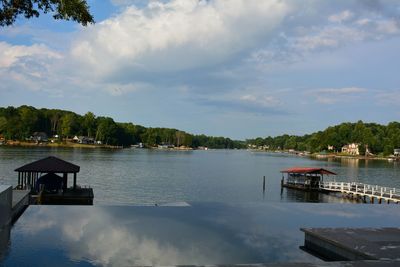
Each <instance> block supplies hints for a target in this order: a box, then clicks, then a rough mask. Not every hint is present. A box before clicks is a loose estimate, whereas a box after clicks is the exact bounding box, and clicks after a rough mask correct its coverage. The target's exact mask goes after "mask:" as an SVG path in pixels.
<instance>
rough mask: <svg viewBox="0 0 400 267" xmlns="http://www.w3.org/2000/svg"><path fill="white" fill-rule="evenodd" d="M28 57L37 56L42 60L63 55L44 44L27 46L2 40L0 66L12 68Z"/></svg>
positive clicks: (0, 43)
mask: <svg viewBox="0 0 400 267" xmlns="http://www.w3.org/2000/svg"><path fill="white" fill-rule="evenodd" d="M27 58H35V60H37V61H40V60H49V59H60V58H62V56H61V54H59V53H56V52H54V51H53V50H51V49H49V48H48V47H47V46H46V45H43V44H33V45H31V46H27V45H11V44H8V43H6V42H0V68H10V67H12V66H13V65H16V64H18V63H20V62H21V61H23V60H24V59H27Z"/></svg>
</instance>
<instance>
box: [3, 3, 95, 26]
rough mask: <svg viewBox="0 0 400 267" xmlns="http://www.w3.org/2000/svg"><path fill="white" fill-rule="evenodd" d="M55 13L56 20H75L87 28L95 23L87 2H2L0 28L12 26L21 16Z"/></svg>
mask: <svg viewBox="0 0 400 267" xmlns="http://www.w3.org/2000/svg"><path fill="white" fill-rule="evenodd" d="M40 12H43V13H49V12H52V13H53V18H54V19H63V20H73V21H76V22H78V23H81V24H82V25H84V26H86V25H87V24H88V23H94V19H93V16H92V15H91V14H90V11H89V6H88V4H87V3H86V1H85V0H0V26H9V25H12V24H13V23H14V22H15V20H16V19H17V18H18V17H19V16H24V17H25V18H27V19H30V18H32V17H39V15H40Z"/></svg>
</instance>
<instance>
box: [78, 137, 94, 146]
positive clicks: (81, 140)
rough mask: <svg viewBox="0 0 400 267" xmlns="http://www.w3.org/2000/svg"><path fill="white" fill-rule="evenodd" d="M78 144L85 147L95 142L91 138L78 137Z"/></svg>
mask: <svg viewBox="0 0 400 267" xmlns="http://www.w3.org/2000/svg"><path fill="white" fill-rule="evenodd" d="M78 143H79V144H86V145H93V144H95V140H94V138H93V137H88V136H79V137H78Z"/></svg>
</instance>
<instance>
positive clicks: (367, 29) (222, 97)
mask: <svg viewBox="0 0 400 267" xmlns="http://www.w3.org/2000/svg"><path fill="white" fill-rule="evenodd" d="M110 3H111V5H108V7H109V6H113V5H114V7H115V13H114V14H113V15H112V16H111V17H109V18H107V19H105V20H103V21H98V23H97V24H95V25H91V26H89V27H87V28H74V29H73V30H72V31H73V32H72V33H71V32H70V31H69V33H68V34H64V33H60V32H56V30H54V32H53V35H52V34H49V32H51V30H50V29H38V30H37V31H36V30H35V31H34V32H35V33H33V31H32V30H31V29H33V27H32V25H22V26H18V27H15V28H13V29H6V30H5V31H3V32H2V33H0V92H5V91H7V92H11V91H12V90H20V91H21V92H22V91H23V90H26V89H27V90H29V92H35V93H37V92H41V93H42V94H45V95H46V96H47V95H53V96H54V95H55V96H70V97H71V98H73V99H72V101H70V102H73V103H77V105H79V106H83V105H82V103H78V102H79V99H83V98H84V97H86V98H85V99H92V96H93V95H96V97H98V98H99V99H100V98H102V99H101V100H102V102H103V104H102V108H103V107H105V106H109V104H108V102H109V101H112V100H114V101H117V100H118V101H120V100H122V99H124V100H126V101H128V100H129V101H132V99H133V100H136V99H138V100H137V102H136V105H135V106H133V104H129V103H127V104H126V106H129V107H130V110H129V111H126V113H129V114H133V113H136V112H137V111H138V109H139V108H140V107H142V108H141V110H140V112H139V113H141V114H146V116H147V115H148V114H150V113H151V112H154V114H153V117H160V116H161V115H160V114H167V112H165V111H166V110H172V111H171V114H169V115H168V116H169V117H173V116H183V115H184V114H186V113H182V112H181V113H179V112H175V113H174V110H177V109H178V108H177V107H179V106H185V107H189V108H192V109H193V110H196V112H194V113H197V114H204V113H208V114H211V113H212V112H215V111H217V110H218V111H221V112H219V113H224V112H226V113H227V112H235V114H240V113H243V116H244V117H246V118H248V115H249V114H257V115H259V114H261V115H263V116H265V117H268V116H275V115H286V116H289V115H290V114H293V113H296V114H300V112H306V111H305V110H306V109H302V108H301V105H302V104H303V105H306V104H307V103H308V99H304V98H301V97H304V96H307V97H309V96H310V94H309V92H310V91H314V92H313V94H314V97H312V99H313V101H314V103H313V104H316V105H320V106H321V107H322V106H324V107H325V105H326V104H337V105H342V102H341V101H340V99H341V98H343V97H346V99H354V98H357V97H358V98H364V100H366V97H368V98H369V99H372V98H373V95H376V94H377V91H374V90H373V89H376V88H380V89H379V90H394V88H396V86H397V84H398V82H397V80H396V79H395V78H393V76H394V74H392V72H394V71H393V70H392V69H393V68H394V65H395V63H393V62H396V60H395V58H396V53H397V51H396V50H395V48H394V47H396V46H398V45H397V43H400V41H399V40H400V20H399V17H400V4H399V3H397V2H395V1H361V0H349V1H341V2H337V1H323V0H321V1H315V0H305V1H297V0H271V1H259V0H231V1H225V0H200V1H199V0H170V1H167V0H160V1H139V0H110ZM106 13H107V12H106ZM20 35H24V36H25V37H24V38H28V39H29V38H30V39H29V42H27V43H24V44H21V43H20V42H19V41H18V40H17V41H14V39H13V38H15V39H18V36H20ZM60 35H61V36H63V39H62V40H63V41H62V42H60V41H58V42H57V41H55V40H56V39H57V40H58V39H59V38H53V37H54V36H60ZM3 39H4V40H3ZM10 40H12V41H10ZM390 42H393V43H390ZM380 45H382V47H380ZM383 45H387V47H389V48H390V47H391V48H390V49H388V51H385V50H386V48H383ZM347 50H348V51H347ZM359 51H363V55H362V56H359V57H358V58H357V59H355V58H353V57H354V56H355V55H356V54H357V53H361V52H359ZM381 55H386V57H382V56H381ZM388 55H391V56H388ZM379 58H385V59H386V60H385V62H383V61H384V60H381V61H379ZM391 61H393V62H391ZM376 62H377V63H376ZM375 73H376V74H377V76H380V77H381V76H382V80H381V82H380V83H378V82H377V81H376V79H373V77H374V75H375ZM182 88H184V89H185V90H183V89H182ZM249 88H252V89H251V90H250V89H249ZM284 88H289V89H291V90H290V91H286V92H283V91H282V89H284ZM321 88H322V89H321ZM329 88H331V89H329ZM349 88H353V89H352V90H353V91H352V92H350V91H351V90H350V89H349ZM354 88H359V89H361V88H364V89H365V90H364V91H358V92H356V91H354ZM346 90H347V91H346ZM357 90H358V89H357ZM376 90H378V89H376ZM394 91H395V90H394ZM9 95H11V93H10V94H9ZM171 95H173V97H172V96H171ZM382 95H384V94H382ZM110 96H112V97H111V98H110ZM136 97H138V98H136ZM139 97H141V98H140V99H139ZM383 98H384V97H382V98H379V99H382V100H381V101H380V103H382V102H384V99H383ZM3 99H4V97H3ZM21 99H22V98H21ZM154 99H157V100H158V102H157V103H159V106H158V107H157V108H154V109H151V110H150V108H148V109H146V108H145V106H146V105H144V104H143V103H146V101H153V100H154ZM165 99H168V101H166V100H165ZM28 100H30V98H29V99H28ZM41 100H42V99H41ZM4 102H5V101H3V103H4ZM25 102H28V103H29V101H25ZM38 102H39V101H38ZM40 102H41V101H40ZM81 102H84V100H81ZM166 102H170V103H166ZM152 103H153V102H152ZM163 103H165V104H163ZM6 104H9V103H6ZM138 104H139V105H138ZM110 105H111V104H110ZM115 105H116V106H118V107H121V109H122V106H121V105H120V102H116V104H115ZM343 106H344V104H343ZM65 108H68V107H65ZM100 109H101V107H100V104H99V110H100ZM157 109H158V110H157ZM294 109H295V110H294ZM293 111H295V112H293ZM376 111H377V110H376ZM100 112H101V113H103V114H109V112H108V111H105V110H100ZM307 112H308V111H307ZM377 112H378V113H379V111H377ZM182 114H183V115H182ZM385 114H390V112H386V113H385ZM109 115H110V116H111V115H114V114H109ZM312 115H313V114H311V115H310V114H308V116H312ZM126 116H128V115H126ZM142 116H143V115H142ZM166 116H167V115H166ZM304 116H306V115H304ZM377 117H378V116H377ZM180 118H181V120H182V121H184V120H185V118H182V117H180ZM258 118H259V116H258ZM118 119H119V120H125V119H126V117H123V118H118ZM130 119H131V117H129V120H130ZM357 119H358V118H357ZM166 120H168V118H161V117H160V121H166ZM177 121H178V120H177ZM187 121H191V119H187ZM153 126H156V125H153ZM177 126H178V125H174V127H177ZM199 127H201V126H199ZM186 130H188V131H190V130H193V131H196V132H203V130H202V129H186Z"/></svg>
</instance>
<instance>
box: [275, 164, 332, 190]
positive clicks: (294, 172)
mask: <svg viewBox="0 0 400 267" xmlns="http://www.w3.org/2000/svg"><path fill="white" fill-rule="evenodd" d="M281 173H287V177H286V180H285V177H284V176H282V181H281V185H282V187H288V188H294V189H300V190H308V191H318V190H319V182H320V181H323V180H324V174H325V175H336V173H334V172H332V171H329V170H326V169H323V168H314V167H293V168H289V169H285V170H282V171H281Z"/></svg>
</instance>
